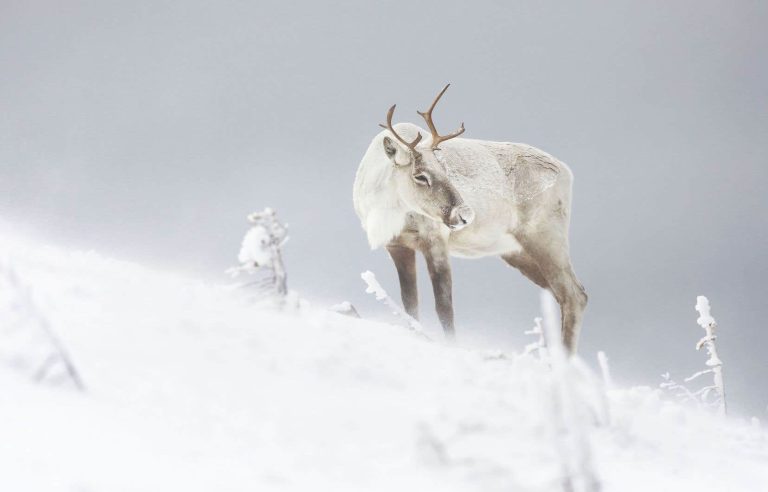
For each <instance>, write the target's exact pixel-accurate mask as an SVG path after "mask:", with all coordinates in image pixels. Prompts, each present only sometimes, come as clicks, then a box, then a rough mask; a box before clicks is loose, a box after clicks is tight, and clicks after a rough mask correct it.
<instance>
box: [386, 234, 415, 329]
mask: <svg viewBox="0 0 768 492" xmlns="http://www.w3.org/2000/svg"><path fill="white" fill-rule="evenodd" d="M387 251H388V252H389V256H391V257H392V261H394V262H395V268H397V276H398V278H399V279H400V297H401V298H402V299H403V307H404V308H405V312H406V313H408V314H410V315H411V316H413V317H414V318H415V319H419V293H418V287H417V285H416V252H415V251H414V250H412V249H411V248H406V247H405V246H399V245H394V244H390V245H389V246H387Z"/></svg>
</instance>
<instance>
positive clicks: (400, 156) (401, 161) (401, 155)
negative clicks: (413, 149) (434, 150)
mask: <svg viewBox="0 0 768 492" xmlns="http://www.w3.org/2000/svg"><path fill="white" fill-rule="evenodd" d="M384 153H385V154H387V157H389V160H391V161H392V163H393V164H394V165H396V166H407V165H408V164H410V163H411V158H410V155H409V154H408V152H407V151H406V150H405V149H403V148H402V147H400V146H399V145H398V144H396V143H395V142H394V141H393V140H392V139H391V138H389V137H384Z"/></svg>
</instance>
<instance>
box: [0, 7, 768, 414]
mask: <svg viewBox="0 0 768 492" xmlns="http://www.w3.org/2000/svg"><path fill="white" fill-rule="evenodd" d="M767 22H768V5H766V4H765V3H764V2H758V1H754V2H749V1H743V2H726V1H723V2H712V1H687V2H673V3H670V2H621V1H620V2H583V3H580V4H579V5H578V6H577V5H575V4H571V3H562V2H557V3H556V2H534V1H530V2H514V3H513V2H491V1H479V2H453V1H451V2H449V1H439V2H438V1H429V2H402V1H388V2H376V3H373V2H354V1H350V2H283V1H274V2H268V1H262V0H259V1H257V2H244V1H219V2H199V1H180V0H175V1H174V0H172V1H166V2H146V1H132V2H101V1H90V2H88V1H73V2H54V1H43V2H37V1H25V2H22V1H10V0H3V1H2V2H0V109H1V110H0V213H2V217H3V219H4V220H5V221H9V222H11V223H12V224H15V225H16V226H17V227H19V228H21V229H24V230H25V232H26V233H28V234H33V235H36V236H38V237H42V238H44V239H46V240H48V241H51V242H55V243H60V244H65V245H68V246H71V247H75V248H81V249H94V250H96V251H97V252H99V253H103V254H105V255H110V256H115V257H119V258H123V259H128V260H133V261H137V262H142V263H146V264H149V265H152V266H154V267H158V268H161V269H167V270H174V271H181V272H184V273H185V274H187V275H189V276H198V277H200V278H203V279H206V280H208V281H213V282H226V281H227V278H226V276H225V275H224V274H223V271H224V270H225V269H226V268H227V267H228V266H231V265H233V264H235V263H236V254H237V249H238V246H239V241H240V239H241V237H242V235H243V233H244V231H245V227H246V225H247V224H246V222H245V216H246V215H247V214H248V213H249V212H251V211H254V210H257V209H261V208H263V207H265V206H271V207H273V208H275V209H276V210H277V211H278V214H279V216H280V217H281V218H282V219H283V220H284V221H286V222H287V223H288V224H289V225H290V236H291V239H290V241H289V243H288V244H287V246H286V264H287V268H288V273H289V286H290V288H292V289H295V290H297V291H298V292H299V293H300V294H301V295H302V296H303V297H305V298H307V299H309V300H310V301H312V302H313V303H314V304H317V305H319V306H323V305H325V304H331V303H335V302H339V301H342V300H349V301H351V302H353V303H354V304H355V305H356V306H357V308H358V310H359V311H360V312H361V313H362V314H363V315H364V316H368V317H381V318H386V316H387V313H386V312H385V310H384V308H383V307H381V306H380V305H377V304H376V303H375V301H374V300H372V299H370V298H368V296H366V294H365V293H364V286H363V283H362V281H361V280H360V275H359V274H360V272H361V271H363V270H367V269H371V270H373V271H374V272H375V273H376V274H377V275H378V277H379V279H380V281H381V282H382V284H383V285H384V286H385V287H387V288H388V289H389V290H390V292H391V293H392V294H394V295H397V294H398V289H397V281H396V275H395V271H394V267H393V266H392V265H391V262H390V260H389V259H388V257H387V256H386V254H385V253H384V252H383V251H370V248H369V247H368V245H367V242H366V238H365V234H364V232H363V230H362V229H361V227H360V224H359V221H358V219H357V217H356V216H355V213H354V210H353V208H352V199H351V193H352V182H353V180H354V175H355V171H356V169H357V165H358V163H359V161H360V158H361V157H362V155H363V153H364V151H365V149H366V148H367V146H368V143H369V141H370V139H371V138H372V137H373V136H374V135H375V134H376V133H377V132H378V131H379V128H378V126H377V125H378V123H381V122H382V121H383V120H384V117H385V113H386V110H387V108H388V107H389V106H390V105H391V104H393V103H397V104H398V112H397V114H396V119H399V120H400V121H403V120H410V121H413V122H416V123H418V116H417V115H416V112H415V111H416V110H417V109H424V108H425V107H426V106H427V105H428V104H429V102H430V101H431V100H432V98H433V97H434V95H435V94H436V92H437V91H438V90H439V89H440V88H441V87H442V86H443V85H444V84H445V83H448V82H450V83H451V84H452V86H451V88H450V90H449V91H448V92H447V94H446V95H445V97H444V98H443V100H442V102H441V104H440V106H439V107H438V109H437V110H436V111H435V118H436V121H437V124H438V127H439V128H445V129H453V128H455V127H456V126H457V125H458V123H459V122H460V121H464V122H465V125H466V128H467V131H466V136H467V137H470V138H481V139H489V140H503V141H513V142H525V143H528V144H531V145H534V146H536V147H539V148H541V149H543V150H545V151H547V152H549V153H551V154H553V155H555V156H557V157H558V158H559V159H561V160H563V161H564V162H566V163H567V164H568V165H569V166H570V167H571V169H572V170H573V173H574V175H575V184H574V202H573V217H572V227H571V251H572V257H573V263H574V267H575V269H576V272H577V274H578V276H579V278H580V280H581V281H582V282H583V283H584V285H585V286H586V288H587V291H588V293H589V295H590V304H589V307H588V309H587V314H586V319H585V326H584V329H583V332H582V337H581V349H580V351H581V353H582V354H583V355H584V357H585V358H586V359H587V360H588V361H590V363H592V364H593V361H594V355H595V352H596V351H597V350H604V351H606V352H607V354H608V356H609V357H610V359H611V363H612V367H613V371H614V373H615V377H616V378H617V379H619V380H624V381H627V382H632V383H640V384H648V385H652V386H655V385H657V384H658V383H659V382H660V377H659V375H660V374H661V373H663V372H666V371H671V372H672V374H673V376H675V377H677V378H678V379H682V378H683V377H685V376H687V375H689V374H690V373H692V372H694V371H695V370H698V369H700V368H701V367H702V365H703V363H704V361H705V360H706V355H705V354H702V353H697V352H695V350H694V344H695V343H696V341H697V340H698V339H699V337H700V336H702V335H703V330H701V328H699V327H698V326H697V325H696V322H695V320H696V316H697V315H696V312H695V311H694V309H693V306H694V304H695V299H696V295H699V294H704V295H706V296H708V297H709V299H710V301H711V303H712V314H713V315H714V316H715V318H716V319H717V320H718V322H719V326H720V331H719V333H720V338H719V339H718V344H719V345H718V348H719V352H720V356H721V358H722V359H723V361H724V372H725V382H726V385H727V388H726V389H727V390H728V391H729V404H730V406H731V408H732V409H733V411H734V412H736V413H741V414H746V415H753V414H754V415H758V416H761V417H764V416H765V409H766V404H768V383H766V381H768V362H766V357H765V355H764V351H765V346H766V344H768V329H766V323H765V321H764V320H765V314H766V311H765V310H766V309H768V307H766V306H765V298H766V289H765V287H764V282H765V279H766V276H768V261H766V257H765V253H766V251H768V233H767V232H766V229H767V228H766V226H768V220H766V217H767V214H768V199H766V194H765V192H764V187H765V185H766V183H768V160H767V159H766V155H768V139H766V135H768V115H767V112H766V110H767V109H768V64H767V63H766V58H765V54H766V52H767V50H768V34H766V29H765V26H766V23H767ZM453 266H454V302H455V309H456V317H457V330H458V335H459V337H460V339H462V340H464V341H465V342H466V343H468V344H476V345H479V346H483V347H487V348H492V347H496V348H499V349H503V350H510V349H512V348H513V347H518V348H519V347H521V346H522V345H523V344H525V343H527V342H528V340H526V337H525V336H524V335H523V334H522V332H523V331H524V330H525V329H528V328H529V327H530V326H531V325H532V319H533V317H534V316H536V315H537V311H538V302H537V299H538V297H537V290H536V288H535V287H534V286H533V285H532V284H531V283H530V282H529V281H527V280H526V279H525V278H523V277H522V275H520V274H519V273H518V272H517V271H514V270H511V269H509V268H507V267H506V266H505V265H504V264H503V263H502V262H501V261H500V260H498V259H497V258H486V259H482V260H462V259H454V260H453ZM419 273H420V288H421V300H422V313H423V315H424V320H425V322H426V323H427V325H429V326H430V327H431V328H430V329H431V330H432V331H433V332H434V333H438V327H437V322H436V320H435V316H434V314H433V309H432V296H431V288H430V287H429V284H428V282H427V281H426V280H427V279H426V271H425V269H424V268H423V264H422V265H420V272H419Z"/></svg>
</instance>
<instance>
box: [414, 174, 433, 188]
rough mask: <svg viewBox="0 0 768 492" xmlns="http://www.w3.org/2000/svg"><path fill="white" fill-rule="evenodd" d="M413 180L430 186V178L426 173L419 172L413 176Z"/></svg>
mask: <svg viewBox="0 0 768 492" xmlns="http://www.w3.org/2000/svg"><path fill="white" fill-rule="evenodd" d="M413 180H414V181H416V183H418V184H420V185H424V186H429V178H428V177H427V175H426V174H417V175H415V176H414V177H413Z"/></svg>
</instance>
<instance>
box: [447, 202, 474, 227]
mask: <svg viewBox="0 0 768 492" xmlns="http://www.w3.org/2000/svg"><path fill="white" fill-rule="evenodd" d="M473 220H475V211H474V210H472V207H470V206H469V205H459V206H458V207H454V208H453V210H451V213H450V215H449V216H448V221H447V222H446V223H445V225H447V226H448V228H450V229H451V230H453V231H458V230H461V229H464V228H465V227H467V226H468V225H469V224H471V223H472V221H473Z"/></svg>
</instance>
